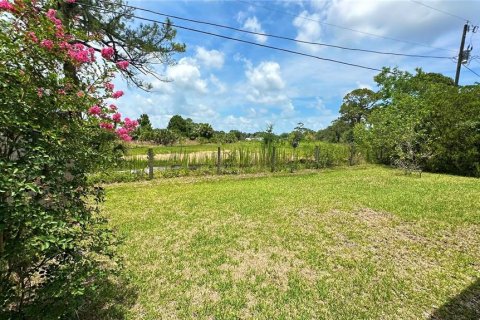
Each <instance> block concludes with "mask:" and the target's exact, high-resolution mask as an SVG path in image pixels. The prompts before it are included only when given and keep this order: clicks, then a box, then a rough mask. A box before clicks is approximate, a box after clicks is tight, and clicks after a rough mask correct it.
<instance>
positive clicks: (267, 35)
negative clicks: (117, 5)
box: [122, 5, 451, 59]
mask: <svg viewBox="0 0 480 320" xmlns="http://www.w3.org/2000/svg"><path fill="white" fill-rule="evenodd" d="M122 6H124V7H127V8H131V9H134V10H139V11H144V12H149V13H152V14H155V15H160V16H164V17H169V18H173V19H178V20H182V21H188V22H193V23H198V24H204V25H209V26H214V27H219V28H224V29H229V30H233V31H238V32H242V33H247V34H252V35H257V36H265V37H271V38H276V39H282V40H288V41H293V42H296V43H302V44H311V45H318V46H324V47H330V48H336V49H342V50H349V51H360V52H367V53H375V54H381V55H393V56H404V57H412V58H430V59H451V57H448V56H432V55H419V54H408V53H398V52H385V51H378V50H369V49H361V48H351V47H345V46H339V45H334V44H328V43H322V42H312V41H304V40H299V39H294V38H290V37H285V36H280V35H274V34H269V33H263V32H255V31H250V30H245V29H240V28H235V27H231V26H226V25H223V24H219V23H214V22H208V21H202V20H197V19H191V18H184V17H179V16H176V15H171V14H166V13H162V12H158V11H155V10H150V9H145V8H141V7H137V6H131V5H122Z"/></svg>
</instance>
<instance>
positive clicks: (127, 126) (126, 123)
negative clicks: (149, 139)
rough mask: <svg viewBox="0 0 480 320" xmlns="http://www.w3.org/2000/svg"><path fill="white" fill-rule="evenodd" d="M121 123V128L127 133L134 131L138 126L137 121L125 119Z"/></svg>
mask: <svg viewBox="0 0 480 320" xmlns="http://www.w3.org/2000/svg"><path fill="white" fill-rule="evenodd" d="M123 122H124V124H123V126H124V128H125V129H127V131H128V132H130V131H132V130H134V129H135V128H136V127H137V126H138V122H137V120H130V118H125V120H124V121H123Z"/></svg>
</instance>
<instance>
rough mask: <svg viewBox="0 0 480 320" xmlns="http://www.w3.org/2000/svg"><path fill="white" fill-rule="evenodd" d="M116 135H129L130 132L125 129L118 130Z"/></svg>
mask: <svg viewBox="0 0 480 320" xmlns="http://www.w3.org/2000/svg"><path fill="white" fill-rule="evenodd" d="M116 133H117V134H118V135H123V134H128V130H127V129H125V128H118V129H117V131H116Z"/></svg>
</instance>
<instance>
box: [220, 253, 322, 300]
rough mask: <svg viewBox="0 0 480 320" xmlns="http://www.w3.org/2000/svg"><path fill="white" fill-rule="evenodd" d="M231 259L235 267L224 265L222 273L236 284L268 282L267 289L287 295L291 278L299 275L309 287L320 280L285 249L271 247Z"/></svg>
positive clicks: (230, 255) (239, 254)
mask: <svg viewBox="0 0 480 320" xmlns="http://www.w3.org/2000/svg"><path fill="white" fill-rule="evenodd" d="M228 255H229V257H230V258H231V260H232V263H225V264H223V265H221V266H220V267H219V269H220V270H222V271H224V272H227V273H228V274H229V275H230V276H231V278H232V280H233V281H235V282H239V281H247V282H251V283H255V282H256V281H257V279H258V278H259V277H260V278H262V279H263V278H264V279H265V280H264V282H265V285H273V286H275V287H277V288H279V289H280V290H282V291H286V290H287V289H288V280H289V276H291V274H298V275H299V276H300V277H302V278H303V280H305V281H306V282H308V283H310V284H313V283H314V282H315V281H316V279H317V273H316V271H315V270H314V269H312V268H310V267H309V266H308V265H307V264H306V263H305V262H304V261H303V260H301V259H298V258H297V257H296V256H295V254H294V252H292V251H289V250H287V249H285V248H280V247H273V246H268V247H263V248H260V249H257V250H254V249H246V250H242V251H239V250H231V251H230V252H228Z"/></svg>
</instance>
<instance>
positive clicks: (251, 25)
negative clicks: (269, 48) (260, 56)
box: [243, 16, 268, 43]
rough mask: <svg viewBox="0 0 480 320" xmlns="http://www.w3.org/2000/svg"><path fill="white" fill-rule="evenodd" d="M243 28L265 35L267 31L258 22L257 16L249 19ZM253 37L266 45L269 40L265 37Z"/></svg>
mask: <svg viewBox="0 0 480 320" xmlns="http://www.w3.org/2000/svg"><path fill="white" fill-rule="evenodd" d="M243 28H244V29H246V30H248V31H252V32H258V33H265V31H264V30H263V29H262V24H261V23H260V22H259V21H258V19H257V17H256V16H253V17H250V18H247V20H245V23H244V24H243ZM253 36H254V38H255V40H257V42H260V43H265V42H267V39H268V38H267V36H263V35H258V34H256V35H253Z"/></svg>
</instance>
